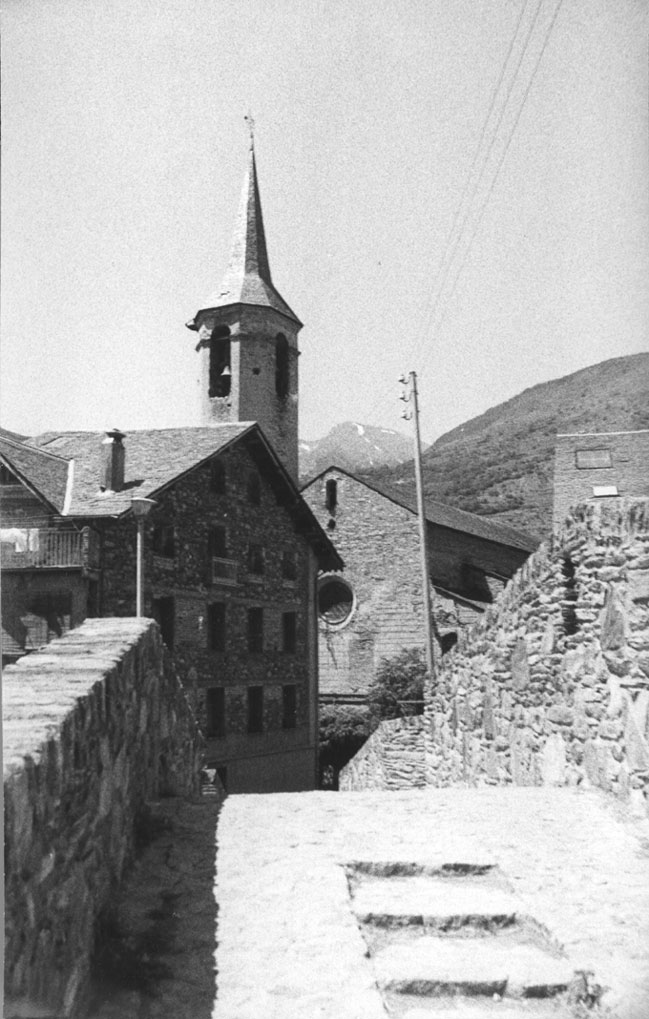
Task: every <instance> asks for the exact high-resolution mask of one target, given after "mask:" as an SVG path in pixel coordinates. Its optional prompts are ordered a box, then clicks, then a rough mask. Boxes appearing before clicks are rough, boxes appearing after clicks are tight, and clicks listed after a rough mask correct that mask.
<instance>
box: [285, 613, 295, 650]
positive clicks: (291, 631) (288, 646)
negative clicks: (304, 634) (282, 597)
mask: <svg viewBox="0 0 649 1019" xmlns="http://www.w3.org/2000/svg"><path fill="white" fill-rule="evenodd" d="M296 646H297V613H296V612H283V613H282V651H284V652H285V653H286V654H289V655H294V654H295V648H296Z"/></svg>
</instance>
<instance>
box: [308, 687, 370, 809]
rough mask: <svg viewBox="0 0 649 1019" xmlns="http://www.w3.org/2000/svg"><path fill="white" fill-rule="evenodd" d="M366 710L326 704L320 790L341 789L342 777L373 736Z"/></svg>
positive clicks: (321, 718)
mask: <svg viewBox="0 0 649 1019" xmlns="http://www.w3.org/2000/svg"><path fill="white" fill-rule="evenodd" d="M371 731H372V727H371V724H370V715H369V711H368V710H367V708H366V707H362V708H355V707H349V706H348V705H346V704H325V705H323V706H322V707H321V709H320V748H319V764H320V788H321V789H337V788H338V776H339V775H340V772H341V769H342V768H344V767H345V765H346V764H347V762H348V761H350V760H351V759H352V757H353V756H354V754H356V753H358V751H359V750H360V748H361V747H362V746H363V743H364V742H365V740H366V739H367V737H368V736H369V735H370V733H371Z"/></svg>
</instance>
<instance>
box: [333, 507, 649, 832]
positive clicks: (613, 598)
mask: <svg viewBox="0 0 649 1019" xmlns="http://www.w3.org/2000/svg"><path fill="white" fill-rule="evenodd" d="M424 718H425V722H424V726H423V738H424V756H425V781H426V783H427V784H428V785H433V786H449V785H463V784H465V785H481V784H489V785H499V784H514V785H542V784H545V785H593V786H597V787H599V788H601V789H604V790H607V791H611V792H613V793H615V794H617V795H619V796H622V797H625V798H626V797H628V798H630V799H631V800H632V802H633V804H634V807H635V809H636V810H637V811H639V812H642V813H644V812H645V811H646V810H647V809H648V802H647V794H648V791H649V501H647V500H640V499H639V500H627V501H623V500H615V501H612V500H611V501H607V502H601V503H589V504H587V505H585V506H582V507H579V508H577V509H576V510H575V511H574V512H573V513H572V515H571V516H570V517H569V518H568V520H567V522H566V525H565V527H564V529H563V531H562V532H561V533H560V535H558V537H557V538H555V540H554V542H553V544H552V545H551V546H550V545H546V546H542V547H541V548H540V549H539V550H538V551H537V552H536V553H535V554H534V555H533V556H532V557H531V558H530V559H528V561H527V562H526V563H525V565H524V566H523V567H522V569H521V570H520V571H519V572H518V573H517V574H516V576H515V577H514V578H513V580H512V581H511V582H510V583H509V584H508V585H507V587H506V588H505V591H504V592H503V594H502V595H501V597H500V598H499V599H498V601H497V602H496V603H495V604H494V605H493V606H491V607H490V608H489V609H488V611H487V612H486V613H485V614H484V616H483V617H482V618H481V619H480V621H479V622H478V623H477V624H476V625H474V626H473V627H472V628H471V629H470V630H468V631H465V632H464V633H461V635H460V638H459V642H458V644H457V646H456V647H455V648H454V649H453V650H452V651H451V652H449V653H448V654H447V655H446V656H445V657H444V658H443V659H442V661H441V662H440V663H439V669H438V672H437V675H436V682H435V688H434V691H432V692H428V693H427V704H426V711H425V715H424ZM401 741H402V736H401V734H397V730H396V729H394V728H393V726H392V723H383V724H382V726H381V727H380V728H379V729H378V730H377V732H376V733H375V734H374V735H373V737H372V740H371V741H370V742H369V743H368V744H366V746H365V747H363V748H362V750H361V751H360V755H358V756H357V757H356V758H354V759H353V760H352V761H351V762H350V764H349V765H348V766H347V769H346V773H345V776H344V782H345V785H344V788H346V789H376V788H382V789H387V788H395V787H396V786H394V785H392V786H391V785H389V784H388V783H389V781H390V778H389V776H390V774H391V772H392V769H393V767H394V765H393V763H390V764H387V763H386V762H388V761H390V762H393V760H394V758H395V756H396V755H397V754H398V752H399V750H398V748H399V744H400V743H401ZM416 774H417V778H416V781H413V784H416V782H418V781H419V777H418V773H416ZM341 788H343V786H342V783H341Z"/></svg>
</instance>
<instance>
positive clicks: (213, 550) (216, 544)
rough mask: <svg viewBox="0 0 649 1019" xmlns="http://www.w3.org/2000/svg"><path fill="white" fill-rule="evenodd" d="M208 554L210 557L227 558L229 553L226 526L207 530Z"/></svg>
mask: <svg viewBox="0 0 649 1019" xmlns="http://www.w3.org/2000/svg"><path fill="white" fill-rule="evenodd" d="M207 554H208V556H209V558H210V559H214V558H217V559H225V558H226V557H227V554H228V546H227V539H226V531H225V527H210V528H209V530H208V532H207Z"/></svg>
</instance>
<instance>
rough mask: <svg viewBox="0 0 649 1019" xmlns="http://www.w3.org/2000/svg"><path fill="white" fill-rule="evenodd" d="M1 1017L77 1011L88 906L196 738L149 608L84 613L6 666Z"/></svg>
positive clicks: (93, 911)
mask: <svg viewBox="0 0 649 1019" xmlns="http://www.w3.org/2000/svg"><path fill="white" fill-rule="evenodd" d="M3 700H4V715H5V723H4V796H5V839H6V854H5V911H6V915H5V919H6V951H5V1013H4V1014H5V1016H7V1017H8V1019H9V1017H11V1016H19V1015H20V1016H24V1015H30V1016H36V1015H40V1016H56V1017H57V1019H61V1017H75V1016H79V1015H82V1014H83V1007H84V1003H85V1002H84V997H85V993H86V990H87V983H88V973H89V965H90V957H91V954H92V949H93V940H94V928H95V922H96V919H97V917H98V915H99V913H100V912H101V910H102V908H103V907H104V906H105V904H106V903H107V902H108V900H109V897H110V896H111V894H112V893H113V892H114V890H115V888H116V887H117V885H118V883H119V881H120V878H121V876H122V874H123V871H124V867H125V864H126V863H127V862H128V861H129V860H130V858H131V857H132V855H133V851H134V847H135V844H136V833H137V823H138V817H139V816H140V814H141V811H142V808H143V806H144V804H145V803H146V801H147V800H152V799H156V798H159V797H161V796H166V795H177V796H187V795H196V794H197V793H198V791H199V784H198V776H199V768H200V753H201V737H200V735H199V733H198V731H197V729H196V725H195V722H194V718H193V715H192V713H191V710H190V708H189V705H188V702H187V700H186V698H185V694H184V691H183V689H182V687H181V685H180V683H179V681H178V679H177V677H176V675H175V673H174V671H173V669H172V668H171V665H170V662H169V660H168V657H167V654H166V651H164V648H163V645H162V641H161V639H160V633H159V630H158V627H157V625H156V624H155V623H153V622H152V621H151V620H148V619H146V620H144V619H142V620H139V619H93V620H88V621H87V622H85V623H84V624H83V625H82V626H81V627H79V629H77V630H73V631H71V632H70V633H69V634H67V635H66V636H65V637H62V638H60V639H59V640H55V641H53V642H52V643H51V644H49V645H47V647H46V648H44V649H43V650H42V651H39V652H36V653H34V654H33V655H29V656H27V657H25V658H22V659H20V661H19V662H18V663H17V664H16V665H14V666H11V667H9V668H7V669H5V671H4V676H3Z"/></svg>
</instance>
